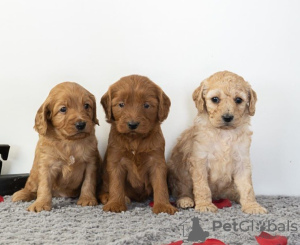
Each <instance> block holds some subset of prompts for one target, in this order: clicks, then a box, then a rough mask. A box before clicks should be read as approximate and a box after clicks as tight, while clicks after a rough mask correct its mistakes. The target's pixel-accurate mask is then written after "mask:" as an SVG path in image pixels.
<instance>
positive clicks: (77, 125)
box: [75, 122, 86, 131]
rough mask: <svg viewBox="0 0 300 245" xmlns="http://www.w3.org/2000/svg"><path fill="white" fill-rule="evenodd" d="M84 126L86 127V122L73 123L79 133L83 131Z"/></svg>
mask: <svg viewBox="0 0 300 245" xmlns="http://www.w3.org/2000/svg"><path fill="white" fill-rule="evenodd" d="M85 126H86V122H77V123H75V127H76V128H77V129H78V130H79V131H81V130H84V129H85Z"/></svg>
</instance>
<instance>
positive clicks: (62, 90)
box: [12, 82, 101, 212]
mask: <svg viewBox="0 0 300 245" xmlns="http://www.w3.org/2000/svg"><path fill="white" fill-rule="evenodd" d="M95 124H98V120H97V117H96V103H95V97H94V96H93V95H92V94H91V93H90V92H89V91H87V90H86V89H84V88H83V87H81V86H80V85H79V84H77V83H72V82H64V83H61V84H58V85H57V86H55V87H54V88H53V89H52V90H51V91H50V93H49V96H48V97H47V99H46V101H45V102H44V103H43V104H42V106H41V107H40V108H39V110H38V112H37V114H36V118H35V126H34V128H35V129H36V131H37V132H38V133H39V141H38V143H37V146H36V150H35V158H34V163H33V166H32V169H31V172H30V176H29V178H28V180H27V182H26V185H25V188H24V189H22V190H20V191H18V192H16V193H15V194H14V195H13V197H12V201H14V202H16V201H31V200H33V199H36V201H35V202H34V203H33V204H31V205H30V206H29V207H28V210H29V211H35V212H40V211H42V210H51V206H52V205H51V202H52V196H57V197H59V196H60V197H76V196H79V194H80V197H79V200H78V202H77V204H78V205H82V206H94V205H97V199H96V176H97V171H98V169H99V166H100V163H101V158H100V155H99V152H98V148H97V139H96V137H95V129H94V128H95Z"/></svg>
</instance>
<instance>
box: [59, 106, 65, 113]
mask: <svg viewBox="0 0 300 245" xmlns="http://www.w3.org/2000/svg"><path fill="white" fill-rule="evenodd" d="M59 111H60V112H62V113H65V112H66V111H67V107H65V106H63V107H62V108H60V110H59Z"/></svg>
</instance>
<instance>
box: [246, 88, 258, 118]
mask: <svg viewBox="0 0 300 245" xmlns="http://www.w3.org/2000/svg"><path fill="white" fill-rule="evenodd" d="M248 96H249V115H250V116H254V114H255V104H256V101H257V96H256V93H255V91H254V90H253V89H252V88H251V86H250V85H249V91H248Z"/></svg>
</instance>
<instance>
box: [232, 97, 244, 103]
mask: <svg viewBox="0 0 300 245" xmlns="http://www.w3.org/2000/svg"><path fill="white" fill-rule="evenodd" d="M234 101H235V103H237V104H241V103H242V102H243V99H242V98H240V97H236V98H235V99H234Z"/></svg>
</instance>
